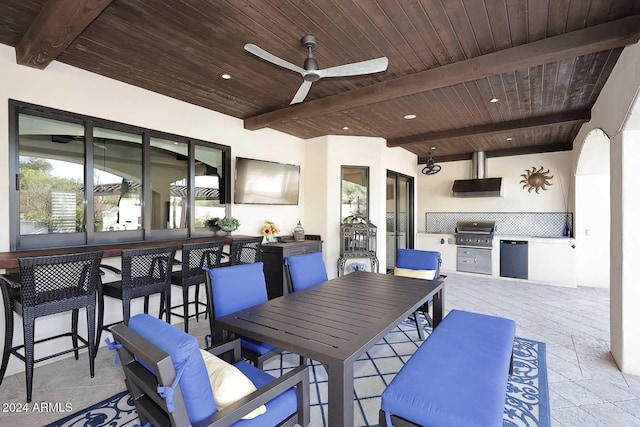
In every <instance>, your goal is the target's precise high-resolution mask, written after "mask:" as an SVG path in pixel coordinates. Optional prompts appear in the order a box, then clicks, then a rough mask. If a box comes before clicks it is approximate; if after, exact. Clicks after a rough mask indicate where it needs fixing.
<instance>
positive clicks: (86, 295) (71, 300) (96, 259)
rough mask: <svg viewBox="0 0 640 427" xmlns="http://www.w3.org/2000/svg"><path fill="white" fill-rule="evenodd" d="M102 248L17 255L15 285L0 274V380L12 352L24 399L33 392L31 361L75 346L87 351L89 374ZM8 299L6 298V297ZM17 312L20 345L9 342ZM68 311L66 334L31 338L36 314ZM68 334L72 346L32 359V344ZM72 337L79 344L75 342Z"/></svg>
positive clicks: (93, 342) (47, 314)
mask: <svg viewBox="0 0 640 427" xmlns="http://www.w3.org/2000/svg"><path fill="white" fill-rule="evenodd" d="M101 259H102V252H99V251H98V252H83V253H77V254H67V255H52V256H38V257H24V258H18V263H19V270H20V277H19V279H18V278H16V279H18V280H19V283H18V282H16V281H15V280H12V279H11V278H9V277H7V276H0V282H2V283H1V285H2V288H3V289H2V293H3V297H4V300H5V301H4V310H5V343H4V351H3V353H2V364H1V365H0V384H1V383H2V380H3V379H4V374H5V372H6V370H7V364H8V362H9V356H10V355H11V354H13V355H14V356H16V357H17V358H18V359H20V360H22V361H23V362H24V365H25V376H26V387H27V402H31V395H32V390H33V365H34V364H35V363H38V362H42V361H44V360H48V359H51V358H53V357H57V356H60V355H63V354H66V353H70V352H73V353H74V356H75V358H76V360H77V359H78V357H79V352H78V350H80V349H83V348H87V349H88V351H89V371H90V374H91V378H93V376H94V360H95V350H96V345H95V342H96V341H95V310H96V292H97V289H98V286H99V283H100V278H99V277H100V270H99V267H100V260H101ZM7 297H8V298H7ZM83 308H84V309H86V311H87V338H86V339H85V338H83V337H82V336H80V335H79V334H78V315H79V310H80V309H83ZM14 311H15V312H16V313H17V314H18V315H20V316H22V327H23V335H24V344H22V345H18V346H12V341H13V312H14ZM68 311H71V332H67V333H63V334H60V335H56V336H51V337H47V338H43V339H40V340H38V341H35V321H36V319H37V318H39V317H44V316H49V315H52V314H57V313H64V312H68ZM66 336H69V337H71V342H72V348H69V349H67V350H63V351H59V352H57V353H55V354H52V355H49V356H46V357H42V358H40V359H37V360H36V359H35V355H34V344H38V343H42V342H45V341H50V340H53V339H56V338H61V337H66ZM78 341H80V342H82V343H83V345H78ZM20 350H23V351H22V354H21V353H20Z"/></svg>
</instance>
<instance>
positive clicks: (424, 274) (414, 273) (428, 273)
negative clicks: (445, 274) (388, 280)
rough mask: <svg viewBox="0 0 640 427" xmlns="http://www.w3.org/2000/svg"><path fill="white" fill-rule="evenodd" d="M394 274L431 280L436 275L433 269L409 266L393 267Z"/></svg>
mask: <svg viewBox="0 0 640 427" xmlns="http://www.w3.org/2000/svg"><path fill="white" fill-rule="evenodd" d="M393 275H394V276H404V277H414V278H416V279H427V280H433V278H434V277H435V276H436V271H435V270H412V269H410V268H398V267H396V268H394V269H393Z"/></svg>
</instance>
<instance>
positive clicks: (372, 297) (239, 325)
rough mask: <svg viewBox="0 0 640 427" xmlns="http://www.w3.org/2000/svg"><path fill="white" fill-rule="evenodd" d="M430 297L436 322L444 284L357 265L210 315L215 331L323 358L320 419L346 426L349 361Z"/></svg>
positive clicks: (349, 411) (218, 334)
mask: <svg viewBox="0 0 640 427" xmlns="http://www.w3.org/2000/svg"><path fill="white" fill-rule="evenodd" d="M431 298H433V326H434V327H437V326H438V324H439V323H440V321H441V320H442V317H443V310H444V282H442V281H431V280H423V279H414V278H408V277H400V276H393V275H387V274H378V273H370V272H361V271H358V272H354V273H351V274H347V275H345V276H341V277H338V278H336V279H332V280H329V281H327V282H324V283H321V284H319V285H317V286H314V287H311V288H308V289H305V290H303V291H300V292H294V293H292V294H288V295H284V296H282V297H279V298H275V299H272V300H270V301H268V302H265V303H263V304H260V305H257V306H254V307H251V308H248V309H245V310H241V311H238V312H236V313H233V314H230V315H227V316H224V317H220V318H216V319H215V322H214V323H215V337H216V340H218V341H223V340H225V339H229V338H231V337H232V336H233V335H242V336H246V337H249V338H253V339H256V340H259V341H263V342H266V343H269V344H271V345H274V346H277V347H280V348H282V349H285V350H288V351H291V352H292V353H296V354H299V355H301V356H304V357H307V358H310V359H313V360H316V361H318V362H321V363H323V364H324V365H325V367H326V368H327V373H328V398H329V408H328V409H329V419H328V424H327V425H329V426H331V427H339V426H352V425H353V422H354V419H353V396H354V394H353V374H354V368H353V366H354V362H355V361H356V360H357V359H358V358H359V357H360V356H362V355H363V354H364V353H365V352H366V351H367V350H369V349H370V348H371V347H373V346H374V345H375V344H376V343H377V342H379V341H380V340H381V339H382V338H383V337H384V336H385V335H386V334H387V333H388V332H389V331H391V330H392V329H393V328H395V327H396V326H397V325H398V324H399V323H400V322H402V321H403V320H404V319H406V318H407V317H408V316H409V315H410V314H411V313H413V312H414V311H415V310H416V309H417V308H419V307H421V306H422V305H423V304H425V303H426V302H428V301H429V300H430V299H431Z"/></svg>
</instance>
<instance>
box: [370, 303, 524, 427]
mask: <svg viewBox="0 0 640 427" xmlns="http://www.w3.org/2000/svg"><path fill="white" fill-rule="evenodd" d="M515 329H516V325H515V322H514V321H513V320H510V319H504V318H501V317H496V316H488V315H485V314H478V313H471V312H467V311H461V310H452V311H451V312H450V313H449V314H448V315H447V316H446V317H445V318H444V319H443V320H442V322H441V323H440V325H439V326H438V327H437V328H436V329H435V330H434V331H433V332H432V333H431V335H430V336H429V337H428V338H427V339H426V340H425V341H424V342H423V343H422V345H421V346H420V347H419V348H418V350H416V352H415V353H414V354H413V355H412V356H411V357H410V358H409V360H408V361H407V362H406V363H405V365H404V366H403V367H402V369H400V371H399V372H398V374H397V375H396V376H395V378H394V379H393V381H391V383H390V384H389V386H388V387H387V388H386V389H385V391H384V392H383V393H382V404H381V410H380V416H379V418H380V427H385V426H391V425H393V426H395V427H403V426H416V425H418V426H429V427H444V426H447V427H458V426H460V427H476V426H477V427H491V426H496V427H499V426H502V416H503V411H504V405H505V396H506V390H507V380H508V376H509V373H511V372H512V369H513V340H514V338H515Z"/></svg>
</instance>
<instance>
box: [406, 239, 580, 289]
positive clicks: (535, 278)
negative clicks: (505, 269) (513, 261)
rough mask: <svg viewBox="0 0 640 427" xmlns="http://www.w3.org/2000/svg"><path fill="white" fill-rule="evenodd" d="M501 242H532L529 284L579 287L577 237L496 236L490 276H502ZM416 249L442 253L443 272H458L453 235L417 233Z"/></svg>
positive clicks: (530, 246)
mask: <svg viewBox="0 0 640 427" xmlns="http://www.w3.org/2000/svg"><path fill="white" fill-rule="evenodd" d="M500 240H524V241H527V242H528V243H529V279H528V280H527V281H528V282H532V283H541V284H548V285H561V286H572V287H573V286H576V248H575V246H576V239H575V238H572V237H537V236H514V235H507V234H495V235H494V239H493V257H492V265H493V268H492V274H491V275H492V276H493V277H500ZM415 247H416V249H423V250H429V251H439V252H440V254H441V256H442V266H441V269H442V271H443V272H455V271H456V267H457V266H456V258H457V253H456V252H457V246H456V244H455V238H454V234H453V233H425V232H420V233H417V237H416V245H415ZM465 274H471V273H465ZM509 280H523V279H509Z"/></svg>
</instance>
